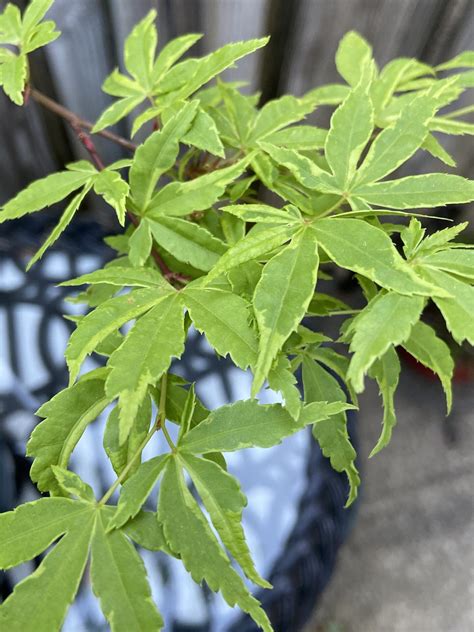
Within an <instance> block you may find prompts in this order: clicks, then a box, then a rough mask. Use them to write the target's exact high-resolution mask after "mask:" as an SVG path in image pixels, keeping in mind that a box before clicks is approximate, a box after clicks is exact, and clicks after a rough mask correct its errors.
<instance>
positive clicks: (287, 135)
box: [265, 125, 328, 150]
mask: <svg viewBox="0 0 474 632" xmlns="http://www.w3.org/2000/svg"><path fill="white" fill-rule="evenodd" d="M327 133H328V130H327V129H321V128H320V127H315V126H314V125H295V126H294V127H288V128H286V129H281V130H279V131H278V132H273V133H272V134H269V135H268V136H266V137H265V141H266V142H267V143H268V144H270V145H274V146H276V147H285V148H286V149H296V150H308V149H321V148H322V147H324V143H325V141H326V136H327Z"/></svg>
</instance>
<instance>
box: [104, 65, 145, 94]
mask: <svg viewBox="0 0 474 632" xmlns="http://www.w3.org/2000/svg"><path fill="white" fill-rule="evenodd" d="M102 90H103V91H104V92H106V93H107V94H110V95H111V96H113V97H137V98H139V99H143V98H144V95H143V90H142V89H141V88H140V86H139V85H138V84H137V82H136V81H134V80H133V79H130V77H127V76H126V75H122V73H121V72H119V70H118V69H117V68H115V69H114V70H113V71H112V72H111V73H110V75H109V76H108V77H107V78H106V80H105V81H104V83H103V84H102Z"/></svg>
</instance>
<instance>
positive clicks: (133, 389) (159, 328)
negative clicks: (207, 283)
mask: <svg viewBox="0 0 474 632" xmlns="http://www.w3.org/2000/svg"><path fill="white" fill-rule="evenodd" d="M184 336H185V332H184V315H183V307H182V305H181V301H180V298H179V296H178V294H177V293H173V294H170V295H168V296H165V297H163V298H162V300H161V301H159V302H158V303H157V304H156V305H155V306H154V307H153V308H152V309H151V310H150V311H149V312H148V313H147V314H145V316H142V317H141V318H140V319H139V320H138V321H137V322H136V324H135V325H134V327H133V329H132V330H131V332H130V333H129V334H128V335H127V336H126V338H125V340H124V342H123V344H122V345H121V346H120V347H119V348H118V349H117V351H115V352H114V353H113V354H112V355H111V356H110V359H109V362H108V366H109V367H110V368H111V371H110V374H109V376H108V378H107V382H106V391H107V394H108V396H109V397H110V398H111V399H113V398H114V397H117V396H118V397H119V402H120V418H119V443H120V444H123V443H124V442H125V440H126V439H127V437H128V435H129V433H130V430H131V428H132V426H133V423H134V419H135V417H136V414H137V411H138V408H139V406H140V404H141V403H142V401H143V399H144V397H145V395H146V392H147V389H148V386H149V385H151V384H155V383H156V382H157V381H158V380H159V378H160V377H161V375H162V374H163V373H164V372H165V371H166V370H167V369H168V367H169V366H170V364H171V361H172V359H173V358H174V357H176V358H179V357H180V356H181V354H182V353H183V351H184Z"/></svg>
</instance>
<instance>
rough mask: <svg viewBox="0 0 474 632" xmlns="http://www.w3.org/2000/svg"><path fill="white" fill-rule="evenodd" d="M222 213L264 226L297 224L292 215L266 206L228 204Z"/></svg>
mask: <svg viewBox="0 0 474 632" xmlns="http://www.w3.org/2000/svg"><path fill="white" fill-rule="evenodd" d="M222 211H224V212H225V213H232V215H235V216H236V217H240V218H241V219H243V220H244V221H246V222H253V223H264V224H293V223H297V219H296V217H295V216H294V215H292V214H290V213H289V212H288V211H287V210H285V209H280V208H275V207H274V206H268V204H235V205H233V204H229V205H228V206H223V207H222Z"/></svg>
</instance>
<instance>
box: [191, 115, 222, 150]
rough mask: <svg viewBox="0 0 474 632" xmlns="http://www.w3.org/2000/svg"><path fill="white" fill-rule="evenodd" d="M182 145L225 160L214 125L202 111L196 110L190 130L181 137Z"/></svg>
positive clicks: (210, 118) (209, 117)
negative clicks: (184, 144) (190, 146)
mask: <svg viewBox="0 0 474 632" xmlns="http://www.w3.org/2000/svg"><path fill="white" fill-rule="evenodd" d="M183 143H186V145H192V146H193V147H197V148H198V149H201V150H202V151H207V152H209V153H210V154H213V155H214V156H220V157H221V158H225V151H224V145H223V144H222V141H221V139H220V138H219V133H218V131H217V127H216V124H215V123H214V120H213V119H212V117H211V116H209V114H207V113H206V112H205V111H204V110H201V109H199V110H198V112H197V114H196V118H195V119H194V121H193V123H192V125H191V129H190V130H189V132H188V133H187V134H186V136H184V137H183Z"/></svg>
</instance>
